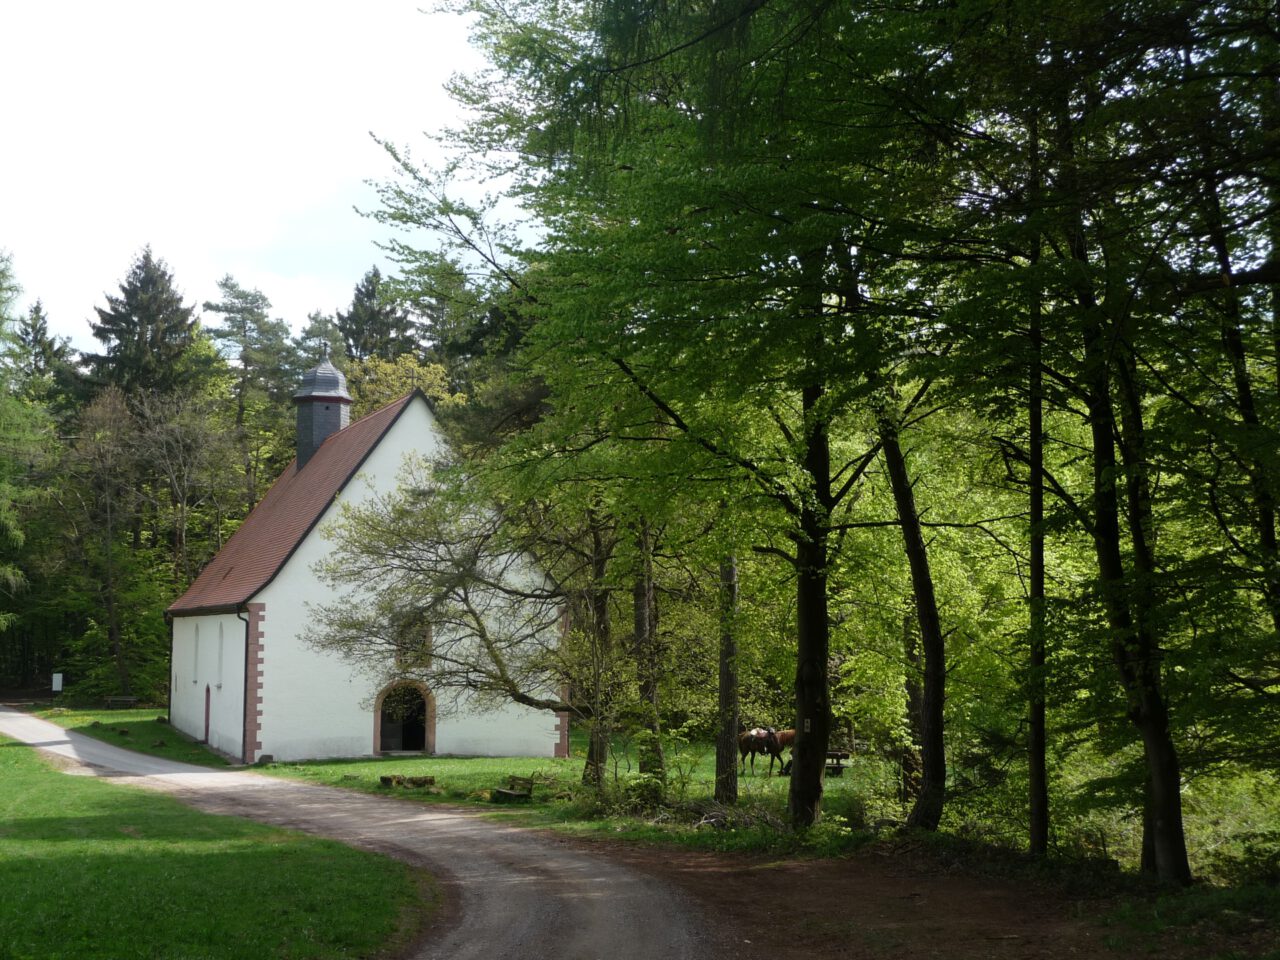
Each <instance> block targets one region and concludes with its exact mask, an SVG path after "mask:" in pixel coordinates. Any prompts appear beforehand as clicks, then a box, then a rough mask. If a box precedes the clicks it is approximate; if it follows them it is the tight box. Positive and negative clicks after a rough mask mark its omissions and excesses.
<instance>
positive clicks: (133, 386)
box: [83, 247, 196, 394]
mask: <svg viewBox="0 0 1280 960" xmlns="http://www.w3.org/2000/svg"><path fill="white" fill-rule="evenodd" d="M94 309H95V310H96V312H97V314H98V321H97V322H96V323H93V324H91V326H92V328H93V335H94V337H95V338H97V339H98V340H100V341H101V342H102V344H103V352H102V353H86V354H84V355H83V360H84V362H85V363H86V364H87V365H88V366H89V368H90V372H91V377H92V379H93V381H94V383H95V384H97V385H99V386H106V385H108V384H111V385H114V386H117V387H119V388H121V389H122V390H124V391H125V392H126V393H130V394H132V393H140V392H146V391H158V392H161V393H167V392H169V391H171V390H174V389H177V388H180V387H183V386H187V385H189V384H190V383H191V380H192V375H191V372H190V371H184V370H183V369H182V368H181V367H180V365H179V361H180V360H181V358H182V356H183V354H184V353H185V352H186V351H187V349H188V348H189V347H190V346H191V344H192V341H193V339H194V337H195V332H196V319H195V308H194V307H192V306H186V305H184V304H183V303H182V296H181V294H180V293H179V292H178V290H177V288H176V287H175V286H174V280H173V275H172V274H171V273H170V272H169V270H168V268H167V267H166V265H165V262H164V261H163V260H157V259H156V258H155V257H154V256H153V255H152V253H151V248H150V247H145V248H143V251H142V252H141V253H140V254H139V255H138V258H137V260H135V261H134V263H133V266H132V267H130V269H129V275H128V276H127V277H126V278H125V280H124V282H122V283H121V284H120V295H119V296H112V295H110V294H108V295H107V306H106V307H105V308H103V307H95V308H94Z"/></svg>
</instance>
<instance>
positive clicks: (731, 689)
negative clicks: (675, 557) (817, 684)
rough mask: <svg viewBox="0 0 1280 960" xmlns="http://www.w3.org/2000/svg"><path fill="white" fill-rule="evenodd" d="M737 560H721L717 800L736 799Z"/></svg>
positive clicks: (729, 802)
mask: <svg viewBox="0 0 1280 960" xmlns="http://www.w3.org/2000/svg"><path fill="white" fill-rule="evenodd" d="M737 615H738V561H737V559H736V558H735V557H734V556H733V555H732V554H730V555H729V556H727V557H725V558H724V560H722V561H721V563H720V657H719V659H720V682H719V708H720V709H719V716H720V726H719V731H718V732H717V735H716V787H715V799H716V802H717V803H723V804H725V805H727V806H728V805H732V804H735V803H737V802H738V626H737Z"/></svg>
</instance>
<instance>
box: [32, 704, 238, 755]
mask: <svg viewBox="0 0 1280 960" xmlns="http://www.w3.org/2000/svg"><path fill="white" fill-rule="evenodd" d="M31 713H32V715H33V716H37V717H41V718H42V719H45V720H49V721H51V722H53V723H56V724H58V726H60V727H66V728H67V729H68V730H75V731H77V732H78V733H83V734H86V735H88V736H91V737H94V738H95V739H98V740H102V741H104V742H105V743H109V744H112V745H113V746H117V747H126V748H127V749H129V750H138V751H141V752H142V753H147V754H151V755H152V756H155V757H164V758H165V759H166V760H180V761H181V762H183V763H194V764H198V765H199V766H202V767H225V766H227V761H226V760H225V759H223V758H222V757H220V756H218V755H217V754H216V753H214V752H213V751H212V750H210V749H208V748H207V747H206V746H204V744H201V743H196V742H195V741H194V740H192V739H191V738H190V737H188V736H187V735H186V734H185V733H180V732H179V731H177V730H175V729H174V728H173V727H171V726H169V724H168V722H167V721H166V720H165V719H164V717H165V712H164V708H163V707H138V708H133V709H129V710H82V709H79V708H76V709H71V708H68V707H48V708H45V709H41V710H32V711H31Z"/></svg>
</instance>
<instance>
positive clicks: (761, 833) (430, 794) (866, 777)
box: [258, 742, 896, 855]
mask: <svg viewBox="0 0 1280 960" xmlns="http://www.w3.org/2000/svg"><path fill="white" fill-rule="evenodd" d="M574 746H575V749H574V751H573V753H574V756H572V757H571V758H570V759H567V760H552V759H548V758H545V757H543V758H535V757H506V758H502V757H497V758H495V757H389V758H382V759H363V760H328V761H304V762H295V763H274V764H266V765H264V766H262V767H261V768H258V769H260V770H261V772H263V773H267V774H271V775H273V776H280V777H287V778H290V779H298V780H305V781H307V782H309V783H317V784H324V785H328V786H334V787H342V788H344V789H349V790H358V791H361V792H364V793H371V794H378V795H383V796H387V795H391V796H397V797H402V798H405V799H409V800H413V801H417V802H420V803H428V804H431V803H445V804H466V805H471V806H473V807H475V808H476V809H478V810H481V811H482V812H484V813H486V814H488V815H490V816H493V817H496V818H501V819H504V820H508V821H512V822H515V823H520V824H523V825H526V826H537V827H551V828H553V829H557V830H561V831H564V832H569V833H573V834H576V835H580V836H592V835H599V836H608V837H609V838H611V839H624V840H634V841H639V842H665V843H676V844H680V845H682V846H687V847H693V848H696V849H709V850H720V851H744V852H765V851H768V852H773V853H783V854H785V853H809V854H816V855H834V854H839V853H843V852H847V851H848V850H851V849H853V848H855V847H857V846H859V845H861V844H862V843H865V842H866V840H867V839H868V836H869V835H868V834H867V833H865V832H863V833H859V832H858V831H857V830H855V829H851V827H857V826H860V825H862V824H863V822H864V821H865V819H866V816H867V810H868V806H869V804H870V801H869V799H868V798H869V797H870V796H871V795H872V793H873V792H874V791H873V783H872V778H873V776H874V771H873V770H872V769H871V767H870V765H869V766H868V767H867V769H865V770H864V769H862V768H860V767H858V766H857V765H856V764H854V765H851V766H850V768H849V770H848V771H846V774H845V776H843V777H840V778H834V777H833V778H830V779H828V780H827V782H826V791H825V794H824V797H825V799H824V811H826V821H825V823H824V824H822V825H820V826H819V827H817V828H815V829H814V830H812V831H810V832H809V833H808V834H807V835H805V836H799V835H796V834H794V833H792V832H791V831H790V830H789V829H788V828H786V826H785V824H786V822H787V818H786V805H787V792H788V788H789V785H790V781H789V780H787V779H786V778H785V777H779V776H766V775H765V774H764V772H763V771H761V772H759V773H757V774H756V775H754V776H753V775H751V774H750V773H748V774H747V775H746V776H743V777H740V778H739V780H738V791H739V803H738V805H737V807H735V808H733V809H732V810H724V809H719V808H716V809H714V810H713V805H711V804H710V801H709V800H708V798H709V797H710V796H711V794H712V792H713V784H714V780H715V754H714V751H713V750H711V749H710V748H706V747H698V746H694V747H692V748H690V747H685V748H684V749H683V750H681V751H679V752H669V753H668V757H667V759H668V764H669V777H670V780H671V784H670V786H669V789H668V792H667V801H668V802H667V804H666V805H665V806H664V807H663V809H662V811H661V815H658V811H657V810H656V809H655V808H654V805H653V804H648V803H646V802H645V801H646V793H645V789H644V783H643V780H642V779H641V778H638V777H637V771H636V769H635V765H634V763H633V762H632V761H630V760H629V759H628V756H627V752H626V751H625V750H619V751H618V753H617V754H616V757H617V759H616V760H615V761H614V762H613V763H611V765H610V766H609V768H608V771H607V776H606V790H605V791H603V793H596V792H595V791H593V790H588V789H585V788H583V786H582V784H581V778H582V769H583V757H582V753H583V751H582V750H581V749H580V746H581V745H580V744H577V743H576V742H575V744H574ZM397 774H398V775H400V776H404V777H421V776H428V777H433V778H434V779H435V784H434V786H432V787H428V788H416V789H415V788H405V787H387V786H383V785H382V783H381V778H382V777H384V776H394V775H397ZM511 776H519V777H532V778H534V779H535V781H536V786H535V787H534V792H533V801H532V802H531V803H524V804H518V805H497V804H494V803H492V802H491V795H492V790H493V789H494V788H496V787H505V786H506V785H507V778H508V777H511ZM893 812H896V811H886V810H876V811H875V816H877V817H878V816H884V815H886V814H891V813H893ZM709 814H711V816H710V817H709V816H708V815H709ZM704 819H712V820H714V821H715V823H716V825H715V826H711V825H706V826H703V827H696V826H695V825H696V824H697V823H699V822H700V821H702V820H704Z"/></svg>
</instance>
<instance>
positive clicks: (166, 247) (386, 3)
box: [0, 0, 479, 349]
mask: <svg viewBox="0 0 1280 960" xmlns="http://www.w3.org/2000/svg"><path fill="white" fill-rule="evenodd" d="M419 4H420V0H419V2H415V0H358V2H357V0H218V2H216V3H196V2H188V0H0V91H3V99H4V106H3V108H0V132H2V138H0V250H6V251H8V252H9V254H10V255H11V256H12V259H13V269H14V273H15V275H16V279H17V281H18V282H19V283H20V284H21V285H22V287H23V290H24V295H23V298H22V300H21V301H20V304H19V305H20V307H22V308H24V309H25V307H26V306H28V305H30V304H31V303H33V302H34V301H35V300H36V299H37V298H38V299H40V300H43V301H44V306H45V311H46V313H47V314H48V315H49V319H50V327H51V329H52V331H53V332H54V333H56V334H59V335H62V336H69V337H71V338H72V341H73V345H75V346H76V347H78V348H81V349H84V348H89V347H96V345H97V344H96V341H94V340H93V338H92V335H91V334H90V330H89V320H90V318H94V317H96V315H95V314H94V311H93V308H94V307H95V306H105V305H106V294H107V293H108V292H109V293H111V294H117V293H118V292H119V284H120V282H121V281H122V280H123V279H124V278H125V276H126V274H127V273H128V271H129V268H130V266H131V265H132V263H133V261H134V259H135V258H136V256H137V254H138V252H139V251H140V250H141V249H142V248H143V247H144V246H145V245H146V244H150V245H151V249H152V252H153V253H154V254H155V255H156V256H157V257H161V258H163V259H164V260H165V261H166V262H167V263H168V265H169V268H170V271H171V272H172V273H173V276H174V280H175V282H176V284H177V286H178V287H179V289H180V290H181V291H182V292H183V293H184V295H185V298H186V302H188V303H194V304H195V305H196V306H197V307H199V306H200V305H201V304H203V303H204V301H206V300H216V299H218V298H219V297H218V290H217V287H216V283H217V281H218V280H219V279H220V278H222V277H223V276H224V275H225V274H228V273H230V274H231V275H232V276H234V277H235V278H236V280H237V281H239V282H240V284H241V286H244V287H246V288H257V289H259V290H261V291H262V292H263V293H264V294H266V296H267V297H268V298H269V299H270V300H271V302H272V304H273V307H274V309H273V311H272V313H273V315H274V316H278V317H281V318H283V319H284V320H286V321H287V322H288V323H289V325H290V326H291V327H292V328H293V329H294V330H295V331H297V330H298V329H300V328H301V326H302V325H303V324H304V323H305V321H306V315H307V314H308V313H309V312H310V311H312V310H322V311H324V312H326V313H331V312H332V311H333V310H335V309H336V308H339V307H342V308H345V307H347V306H348V305H349V304H350V302H351V295H352V290H353V288H354V287H355V285H356V283H357V282H358V281H359V280H360V278H361V277H362V276H363V275H364V273H365V271H367V270H368V269H369V267H370V266H372V265H373V264H375V263H377V264H378V265H379V267H380V268H381V269H382V271H383V272H384V273H387V272H388V271H389V269H390V265H389V264H388V263H387V261H386V260H385V258H384V257H383V255H382V253H381V251H380V250H378V249H377V247H376V246H375V241H376V240H378V239H385V236H386V234H385V232H384V231H383V229H382V228H380V227H379V226H378V225H377V224H376V223H374V222H373V221H372V220H369V219H367V218H363V217H360V216H359V215H358V214H356V213H355V212H354V211H353V209H352V208H353V207H359V208H360V209H371V208H374V207H375V206H376V198H375V194H374V192H373V190H372V188H371V187H369V186H367V185H366V183H365V181H367V180H374V181H382V180H386V179H388V178H389V177H390V175H391V171H392V166H391V163H390V160H389V158H388V157H387V156H386V154H385V153H384V152H383V151H382V149H381V148H380V147H379V146H378V145H377V144H376V143H374V142H373V140H372V139H371V137H370V136H369V134H370V132H373V133H374V134H376V135H377V136H378V137H380V138H382V139H385V140H388V141H390V142H393V143H396V144H399V145H408V146H409V147H410V148H411V149H412V152H413V154H414V156H415V157H416V158H418V159H425V158H427V157H429V156H430V155H431V153H432V147H431V144H430V143H429V141H428V140H427V139H426V137H425V136H424V135H423V131H428V130H435V129H438V128H440V127H441V126H447V125H449V123H450V122H452V121H453V120H454V118H456V116H457V113H456V109H455V108H454V107H453V105H452V104H451V103H450V101H449V100H448V98H447V97H446V96H445V95H444V93H443V91H442V85H443V84H444V82H445V81H446V80H447V79H448V78H449V76H450V74H451V73H453V72H454V71H455V70H465V69H470V68H472V67H474V66H475V65H476V64H477V63H478V62H479V61H478V56H477V55H476V54H475V53H474V51H472V50H471V49H470V48H469V47H468V46H467V41H466V30H465V25H464V23H463V22H462V21H461V20H460V19H458V18H456V17H453V16H450V15H446V14H426V13H422V12H420V10H419ZM211 319H214V318H211Z"/></svg>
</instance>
